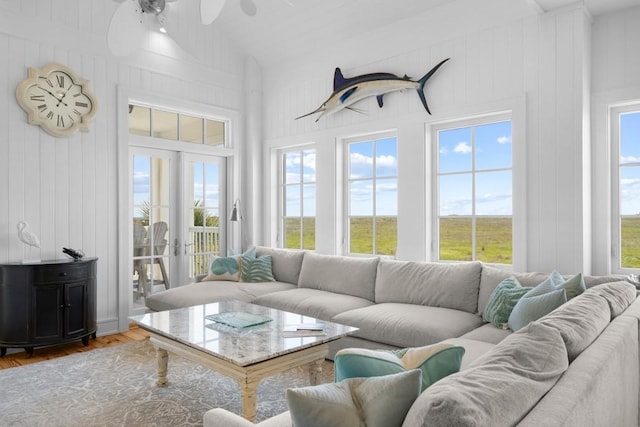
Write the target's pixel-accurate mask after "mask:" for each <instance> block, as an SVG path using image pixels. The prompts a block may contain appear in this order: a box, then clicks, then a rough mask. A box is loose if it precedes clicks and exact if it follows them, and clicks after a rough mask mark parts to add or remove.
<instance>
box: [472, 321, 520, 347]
mask: <svg viewBox="0 0 640 427" xmlns="http://www.w3.org/2000/svg"><path fill="white" fill-rule="evenodd" d="M512 333H513V331H512V330H511V329H502V328H496V327H495V326H493V325H492V324H491V323H485V324H484V325H482V326H480V327H479V328H475V329H474V330H472V331H469V332H467V333H466V334H464V335H461V336H460V338H468V339H472V340H477V341H484V342H487V343H490V344H498V343H499V342H500V341H502V340H503V339H505V338H506V337H508V336H509V335H511V334H512Z"/></svg>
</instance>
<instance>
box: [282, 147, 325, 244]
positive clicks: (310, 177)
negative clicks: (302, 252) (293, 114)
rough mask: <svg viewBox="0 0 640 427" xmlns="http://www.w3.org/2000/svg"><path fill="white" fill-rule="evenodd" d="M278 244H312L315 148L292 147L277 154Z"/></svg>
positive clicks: (314, 210) (314, 208)
mask: <svg viewBox="0 0 640 427" xmlns="http://www.w3.org/2000/svg"><path fill="white" fill-rule="evenodd" d="M280 161H281V165H282V166H281V168H280V170H281V171H282V173H281V177H280V182H281V189H280V200H281V201H282V215H281V217H280V236H283V237H282V239H280V240H281V246H282V247H283V248H292V249H311V250H313V249H315V247H316V150H315V149H312V148H309V149H303V150H300V149H295V150H288V151H282V152H281V153H280Z"/></svg>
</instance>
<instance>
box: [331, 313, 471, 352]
mask: <svg viewBox="0 0 640 427" xmlns="http://www.w3.org/2000/svg"><path fill="white" fill-rule="evenodd" d="M332 320H333V321H334V322H337V323H342V324H345V325H349V326H355V327H357V328H360V330H358V331H356V332H354V333H353V334H352V335H353V336H355V337H358V338H364V339H368V340H371V341H377V342H381V343H384V344H389V345H395V346H398V347H420V346H423V345H429V344H435V343H437V342H440V341H442V340H444V339H447V338H452V337H458V336H460V335H462V334H464V333H466V332H469V331H470V330H472V329H475V328H477V327H478V326H480V325H482V319H481V318H480V316H478V315H476V314H472V313H467V312H465V311H460V310H452V309H450V308H442V307H427V306H424V305H414V304H398V303H384V304H374V305H371V306H368V307H364V308H359V309H356V310H350V311H346V312H344V313H342V314H338V315H337V316H335V317H334V318H333V319H332Z"/></svg>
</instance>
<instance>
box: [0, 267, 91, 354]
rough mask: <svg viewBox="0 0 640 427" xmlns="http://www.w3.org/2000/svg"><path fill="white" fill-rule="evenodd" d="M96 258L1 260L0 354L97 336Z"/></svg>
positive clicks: (86, 339) (86, 341)
mask: <svg viewBox="0 0 640 427" xmlns="http://www.w3.org/2000/svg"><path fill="white" fill-rule="evenodd" d="M96 262H97V259H96V258H86V259H80V260H78V261H73V260H59V261H42V262H39V263H32V264H21V263H9V264H0V356H4V355H5V354H6V352H7V348H9V347H23V348H24V349H25V350H26V351H27V352H28V353H30V354H31V353H33V348H34V347H40V346H47V345H52V344H59V343H63V342H69V341H75V340H80V339H81V340H82V342H83V344H84V345H87V344H88V343H89V337H93V338H95V337H96Z"/></svg>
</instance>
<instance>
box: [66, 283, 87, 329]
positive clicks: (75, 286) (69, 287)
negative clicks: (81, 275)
mask: <svg viewBox="0 0 640 427" xmlns="http://www.w3.org/2000/svg"><path fill="white" fill-rule="evenodd" d="M86 290H87V284H86V282H77V283H69V284H66V285H65V293H66V295H65V297H66V298H65V300H66V304H65V325H64V326H65V327H64V330H65V338H66V337H72V336H74V335H79V334H82V333H84V332H85V330H86V324H85V322H86V310H87V304H86V297H87V295H86V294H87V291H86Z"/></svg>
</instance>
